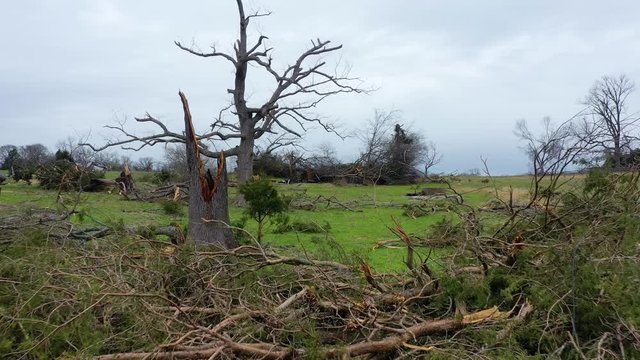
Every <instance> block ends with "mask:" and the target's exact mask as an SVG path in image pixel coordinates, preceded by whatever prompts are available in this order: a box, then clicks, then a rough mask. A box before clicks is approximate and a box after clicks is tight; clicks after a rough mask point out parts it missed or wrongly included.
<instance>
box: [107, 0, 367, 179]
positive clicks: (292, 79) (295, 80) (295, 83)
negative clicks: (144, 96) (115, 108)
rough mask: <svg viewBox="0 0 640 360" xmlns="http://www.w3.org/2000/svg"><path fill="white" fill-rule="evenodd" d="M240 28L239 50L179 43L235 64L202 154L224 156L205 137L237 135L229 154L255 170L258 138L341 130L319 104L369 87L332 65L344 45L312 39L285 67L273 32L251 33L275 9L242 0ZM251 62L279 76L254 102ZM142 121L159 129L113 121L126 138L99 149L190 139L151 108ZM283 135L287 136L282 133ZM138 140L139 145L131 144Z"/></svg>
mask: <svg viewBox="0 0 640 360" xmlns="http://www.w3.org/2000/svg"><path fill="white" fill-rule="evenodd" d="M236 2H237V8H238V14H239V20H240V21H239V25H240V32H239V38H238V39H237V40H236V42H235V44H234V45H233V52H223V51H220V50H218V49H217V48H216V46H215V45H214V46H211V48H210V50H209V51H202V50H200V49H199V48H198V47H197V46H195V45H191V46H185V45H184V44H183V43H182V42H179V41H176V42H175V44H176V46H178V47H179V48H180V49H182V50H184V51H186V52H188V53H190V54H193V55H196V56H199V57H203V58H220V59H223V60H224V61H226V62H227V63H229V64H230V65H231V66H233V68H234V70H235V76H234V85H233V87H232V88H230V89H228V90H227V92H228V93H229V94H231V96H232V101H231V104H230V105H229V106H228V107H227V108H225V109H223V110H222V111H220V113H219V115H218V116H217V118H216V119H215V121H214V122H213V124H211V130H210V131H209V132H207V133H205V134H201V135H198V136H197V140H198V141H199V142H200V144H201V154H202V155H204V156H207V157H218V156H219V154H220V153H219V152H216V151H209V150H208V149H207V148H206V147H205V146H203V145H202V141H203V140H207V139H211V140H237V141H238V142H239V144H238V145H236V146H234V147H232V148H230V149H228V150H225V151H224V155H225V156H238V167H239V169H242V168H247V167H248V169H246V170H249V172H250V170H251V165H250V161H251V158H252V156H253V155H252V154H251V153H252V152H253V148H254V144H255V140H257V139H259V138H260V137H262V136H263V135H265V134H289V135H292V136H295V137H300V136H302V135H303V133H304V132H305V131H306V130H307V129H308V127H309V126H311V125H318V126H320V127H321V128H323V129H324V130H326V131H328V132H334V133H335V132H336V128H335V127H334V125H333V124H331V123H329V122H325V121H324V120H322V119H321V118H320V117H319V116H317V115H316V114H314V112H313V110H314V108H316V106H317V105H318V104H319V103H321V102H322V101H323V100H325V99H327V98H328V97H329V96H331V95H336V94H340V93H361V92H365V90H363V89H361V88H360V87H359V85H360V84H361V82H360V80H359V79H357V78H352V77H349V75H348V70H345V71H342V72H340V71H338V70H337V69H334V71H328V69H327V63H326V62H325V61H324V60H323V58H324V56H325V55H327V54H330V53H334V52H336V51H338V50H340V49H341V48H342V45H332V43H331V42H330V41H328V40H321V39H316V40H312V41H311V43H310V46H309V47H308V48H307V49H306V50H305V51H303V52H302V53H301V54H300V55H299V56H298V57H297V59H295V60H294V61H293V63H292V64H291V65H289V66H287V67H285V68H284V69H283V70H279V69H278V68H277V67H276V66H275V65H274V63H273V61H272V57H271V53H272V49H273V48H272V47H268V46H267V45H266V42H267V40H268V38H267V37H266V36H264V35H260V36H259V37H258V38H257V39H254V40H251V39H249V36H248V34H247V29H248V26H249V23H250V21H251V20H252V19H254V18H257V17H261V16H268V15H270V13H260V12H256V13H251V14H248V15H247V13H246V12H245V9H244V5H243V2H242V0H236ZM249 66H253V67H255V68H256V69H259V70H262V71H264V72H266V73H267V74H268V75H270V77H271V78H272V80H273V90H272V91H271V92H270V95H269V96H267V98H266V99H264V100H262V101H260V102H259V103H257V104H254V105H251V104H249V103H248V101H247V96H246V89H247V70H248V67H249ZM228 113H231V114H232V115H233V117H234V118H235V119H234V120H232V121H231V120H227V119H226V118H225V116H224V115H225V114H227V115H228ZM136 121H138V122H141V123H151V124H153V125H155V126H156V127H157V128H158V130H159V132H158V133H156V134H154V135H150V136H144V137H140V136H136V135H135V134H133V133H130V132H128V131H127V130H125V128H124V127H123V126H122V124H120V126H107V127H108V128H111V129H114V130H117V131H119V132H120V133H121V135H123V136H124V139H122V140H119V141H112V142H109V143H107V144H106V145H104V146H102V147H98V148H96V150H102V149H105V148H108V147H112V146H123V147H124V148H125V149H133V150H139V149H140V148H142V147H145V146H152V145H155V144H157V143H176V142H184V141H185V136H184V134H183V133H182V132H173V131H170V130H169V129H168V128H167V127H166V125H165V124H164V123H163V122H162V121H160V120H158V119H156V118H154V117H153V116H151V115H150V114H146V115H145V116H144V117H141V118H136ZM280 140H282V138H280ZM132 143H135V144H136V145H135V146H132V145H129V144H132Z"/></svg>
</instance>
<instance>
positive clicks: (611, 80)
mask: <svg viewBox="0 0 640 360" xmlns="http://www.w3.org/2000/svg"><path fill="white" fill-rule="evenodd" d="M634 90H635V85H634V84H633V82H632V81H631V80H630V79H629V78H628V77H627V76H626V75H620V76H618V77H611V76H604V77H603V78H602V79H601V80H598V81H597V82H596V83H595V84H594V85H593V87H592V88H591V90H590V91H589V95H588V96H587V98H586V99H585V101H584V104H585V105H586V106H587V111H588V113H589V115H590V116H591V119H586V120H585V121H586V122H591V124H587V126H585V128H591V129H595V130H597V134H598V136H597V138H595V141H596V142H597V144H598V145H599V147H600V148H601V149H603V150H604V152H605V153H606V154H607V155H608V156H610V157H611V160H612V162H613V166H614V167H615V168H617V169H619V168H621V167H622V157H623V152H624V150H625V149H628V148H629V147H630V144H631V142H632V141H633V140H634V139H636V138H635V137H634V135H633V134H632V133H631V132H632V131H633V127H634V126H635V124H636V122H637V121H638V120H639V119H640V118H638V116H637V114H629V113H628V111H627V98H628V97H629V95H631V93H632V92H633V91H634Z"/></svg>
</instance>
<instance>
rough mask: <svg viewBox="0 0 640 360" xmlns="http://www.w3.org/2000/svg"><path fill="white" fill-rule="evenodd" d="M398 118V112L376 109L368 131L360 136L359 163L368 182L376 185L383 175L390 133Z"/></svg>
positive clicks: (369, 122)
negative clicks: (361, 145) (361, 148)
mask: <svg viewBox="0 0 640 360" xmlns="http://www.w3.org/2000/svg"><path fill="white" fill-rule="evenodd" d="M398 116H399V111H397V110H391V111H388V112H385V111H382V110H378V109H376V110H375V112H374V116H373V119H371V120H369V121H368V124H367V128H366V131H365V132H361V133H360V134H359V135H358V138H359V139H360V141H361V142H362V144H363V150H362V152H361V153H360V159H359V160H358V163H360V166H361V167H362V170H361V173H362V174H363V176H364V179H365V180H366V181H370V182H372V183H376V182H377V181H378V179H379V178H380V176H381V175H382V171H383V168H384V167H385V165H386V162H385V156H386V148H387V143H388V140H389V133H390V132H391V127H392V126H393V123H394V122H395V121H396V119H397V118H398Z"/></svg>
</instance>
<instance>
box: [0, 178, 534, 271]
mask: <svg viewBox="0 0 640 360" xmlns="http://www.w3.org/2000/svg"><path fill="white" fill-rule="evenodd" d="M149 175H150V174H144V173H134V178H136V179H137V180H138V181H139V183H140V182H141V181H142V180H144V179H148V178H149ZM117 176H118V173H116V172H109V173H107V174H106V178H111V179H113V178H115V177H117ZM530 181H531V179H530V178H529V177H528V176H512V177H493V178H489V177H482V176H477V177H459V178H454V179H453V181H452V183H451V185H452V186H453V187H454V188H455V189H456V191H458V192H459V193H460V194H462V195H463V197H464V200H465V203H466V204H469V205H471V206H474V207H478V206H482V205H483V204H485V203H487V202H488V201H490V200H491V199H493V198H495V197H496V196H499V197H503V198H504V197H505V196H506V194H508V193H509V189H512V192H513V193H514V194H516V195H517V196H521V197H522V196H527V194H528V190H529V186H530ZM276 187H277V189H278V191H279V192H280V193H281V194H283V195H285V196H290V197H300V196H303V197H304V198H305V199H308V200H311V201H313V200H316V199H318V198H319V197H320V199H319V200H318V201H317V203H316V208H315V210H313V211H307V210H291V211H290V213H289V218H290V221H291V222H294V221H302V222H314V223H317V224H319V225H321V226H325V224H328V225H329V227H330V229H329V230H328V232H326V233H315V234H309V233H296V232H286V233H275V232H274V230H275V226H274V225H273V224H271V223H268V224H267V226H266V228H265V234H264V239H263V243H264V244H265V245H268V246H271V247H276V248H279V249H280V250H284V251H286V250H288V249H290V250H296V251H295V252H297V253H300V251H302V252H307V253H311V254H313V255H314V256H316V257H322V258H327V259H337V260H342V261H358V260H359V259H364V260H366V261H368V262H369V263H370V264H371V265H372V266H373V267H374V269H376V270H377V271H380V272H386V271H396V270H400V269H402V268H403V267H404V265H403V260H404V256H405V251H406V250H405V249H403V248H401V247H392V248H377V249H374V246H375V244H376V243H377V242H379V241H381V240H390V239H394V238H395V237H394V234H393V233H392V232H391V230H390V228H393V227H395V226H396V222H397V223H398V224H400V225H401V226H402V227H403V228H404V229H405V230H406V231H407V232H408V233H410V234H412V235H413V236H415V237H417V238H423V239H424V238H428V237H429V234H430V231H431V228H432V226H433V225H434V224H435V223H437V222H439V221H441V220H442V219H444V218H453V214H451V213H449V212H447V211H438V212H435V213H433V214H429V215H427V216H422V217H417V218H410V217H408V216H405V215H403V211H404V209H403V205H404V204H408V203H409V202H412V201H415V200H412V199H410V198H409V197H408V196H406V195H407V194H409V193H413V192H415V191H416V190H421V189H422V188H424V187H446V185H445V184H433V183H430V184H419V185H390V186H380V185H378V186H361V185H342V186H341V185H334V184H277V185H276ZM235 192H236V189H235V188H230V198H231V199H233V197H234V196H235ZM76 196H77V194H74V193H60V194H59V193H58V192H56V191H47V190H43V189H41V188H39V187H38V186H37V185H36V184H35V183H34V184H32V185H27V184H26V183H23V182H20V183H15V182H8V183H7V184H5V185H3V186H2V192H1V193H0V204H2V205H10V206H16V207H18V208H22V209H29V208H34V209H35V208H48V209H55V210H60V209H61V208H62V206H61V205H60V204H61V203H63V204H67V205H68V206H72V204H74V202H75V200H76ZM59 197H60V198H59ZM325 199H331V200H335V201H338V202H340V203H342V204H344V205H346V206H347V207H348V208H349V209H346V208H341V207H335V206H333V207H327V206H326V201H324V200H325ZM80 200H81V201H80V203H79V205H78V206H77V210H78V211H79V213H80V214H78V215H74V218H73V221H74V222H76V223H77V224H78V226H83V225H85V226H92V225H96V223H99V224H106V225H110V224H124V225H134V226H152V225H155V226H162V225H169V224H171V223H176V222H177V223H181V224H183V225H186V224H187V220H186V212H187V211H186V210H187V209H186V206H183V208H182V213H181V214H177V215H175V214H174V215H170V214H167V212H166V211H165V210H164V209H163V206H162V203H160V202H142V201H134V200H126V199H124V198H123V197H122V196H120V195H119V194H118V193H117V192H111V193H109V192H102V193H83V194H81V195H80ZM230 209H231V210H230V212H231V220H232V222H234V221H237V220H239V219H240V218H241V217H242V216H243V214H242V209H240V208H237V207H235V206H231V208H230ZM0 211H2V208H1V207H0ZM256 229H257V225H256V224H255V223H254V222H253V221H251V220H250V221H248V222H247V224H246V230H247V231H248V232H250V233H253V234H255V232H256ZM245 241H251V240H250V239H249V240H245ZM445 251H446V249H437V248H436V249H427V248H421V249H420V250H419V251H418V254H419V255H420V256H422V257H425V258H426V257H427V256H429V257H430V258H431V259H437V258H438V257H439V256H440V255H442V254H443V252H445Z"/></svg>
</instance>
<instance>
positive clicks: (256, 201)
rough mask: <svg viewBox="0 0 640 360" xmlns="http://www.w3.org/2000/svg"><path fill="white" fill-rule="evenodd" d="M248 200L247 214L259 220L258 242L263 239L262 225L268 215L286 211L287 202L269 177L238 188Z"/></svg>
mask: <svg viewBox="0 0 640 360" xmlns="http://www.w3.org/2000/svg"><path fill="white" fill-rule="evenodd" d="M238 191H239V192H240V193H241V194H242V195H244V198H245V200H246V201H247V205H248V206H247V208H246V209H245V214H246V215H248V216H250V217H251V218H253V219H254V220H256V221H257V222H258V242H261V241H262V226H263V224H264V221H265V220H266V218H267V217H270V216H273V215H276V214H280V213H284V212H285V211H286V210H287V204H286V203H285V201H284V200H283V199H282V197H280V196H279V195H278V191H277V190H276V189H275V188H274V187H273V185H271V182H270V181H269V180H268V179H264V178H258V179H254V180H251V181H249V182H248V183H246V184H244V185H242V186H240V188H239V190H238Z"/></svg>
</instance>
